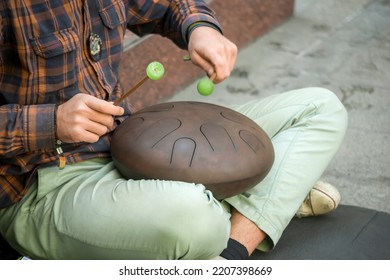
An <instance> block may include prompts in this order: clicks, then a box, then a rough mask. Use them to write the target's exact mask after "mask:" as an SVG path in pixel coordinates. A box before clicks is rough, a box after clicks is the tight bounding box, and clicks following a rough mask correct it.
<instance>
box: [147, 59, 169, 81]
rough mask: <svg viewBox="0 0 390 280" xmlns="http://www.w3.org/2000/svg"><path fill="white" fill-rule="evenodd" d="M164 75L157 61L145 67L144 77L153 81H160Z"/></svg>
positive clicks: (162, 68)
mask: <svg viewBox="0 0 390 280" xmlns="http://www.w3.org/2000/svg"><path fill="white" fill-rule="evenodd" d="M164 73H165V69H164V66H163V65H162V64H161V63H160V62H158V61H153V62H151V63H149V65H148V67H146V75H147V76H148V78H149V79H151V80H153V81H157V80H160V79H161V78H162V77H163V76H164Z"/></svg>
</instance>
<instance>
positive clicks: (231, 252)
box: [220, 238, 249, 260]
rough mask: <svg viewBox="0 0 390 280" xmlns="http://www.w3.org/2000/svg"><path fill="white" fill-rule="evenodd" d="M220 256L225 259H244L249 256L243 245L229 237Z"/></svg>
mask: <svg viewBox="0 0 390 280" xmlns="http://www.w3.org/2000/svg"><path fill="white" fill-rule="evenodd" d="M220 256H221V257H223V258H225V259H227V260H246V259H248V258H249V253H248V250H247V249H246V248H245V246H244V245H242V244H241V243H240V242H238V241H236V240H234V239H231V238H229V241H228V245H227V247H226V249H225V250H223V252H222V253H221V255H220Z"/></svg>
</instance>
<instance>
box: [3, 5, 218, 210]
mask: <svg viewBox="0 0 390 280" xmlns="http://www.w3.org/2000/svg"><path fill="white" fill-rule="evenodd" d="M198 21H205V22H209V23H212V24H214V25H216V26H217V27H219V24H218V22H217V20H216V18H215V16H214V13H213V11H211V10H210V9H209V8H208V7H207V6H206V4H205V3H204V2H203V1H200V0H186V1H179V0H153V1H152V0H150V1H148V0H134V1H131V0H49V1H47V0H45V1H44V0H35V1H31V0H26V1H14V0H4V1H0V208H4V207H7V206H9V205H11V204H13V203H15V202H17V201H19V200H20V199H21V198H22V197H23V195H24V194H25V193H26V191H27V190H28V187H29V185H30V184H31V182H32V180H33V178H34V174H35V171H36V170H37V168H41V167H46V166H52V165H56V164H58V160H59V158H58V155H57V153H56V149H55V123H54V122H55V116H54V114H55V106H56V104H57V105H58V104H62V103H64V102H66V101H67V100H69V99H70V98H71V97H72V96H74V95H75V94H77V93H80V92H83V93H88V94H91V95H93V96H96V97H98V98H102V99H105V100H115V99H117V98H118V97H119V96H120V95H121V94H122V90H121V88H120V85H119V81H118V70H119V64H120V62H121V55H122V52H123V49H122V45H123V38H124V34H125V31H126V29H127V28H128V29H130V30H131V31H133V32H134V33H136V34H138V35H140V36H142V35H145V34H151V33H156V34H160V35H162V36H165V37H168V38H170V39H171V40H172V41H173V42H175V43H176V44H177V45H178V46H179V47H181V48H186V46H187V42H186V32H187V30H188V27H189V26H190V25H191V24H193V23H194V22H198ZM91 34H97V35H98V37H99V39H100V40H101V51H100V52H99V54H98V55H99V57H98V59H94V57H92V56H91V54H90V47H89V45H88V42H89V38H90V35H91ZM125 112H126V114H127V115H128V114H130V110H129V106H127V105H125ZM109 142H110V135H105V136H103V137H101V139H100V140H99V141H98V142H96V143H93V144H88V143H75V144H63V145H62V149H63V151H64V156H65V158H66V162H67V163H74V162H80V161H83V160H87V159H91V158H96V157H109V156H110V154H109Z"/></svg>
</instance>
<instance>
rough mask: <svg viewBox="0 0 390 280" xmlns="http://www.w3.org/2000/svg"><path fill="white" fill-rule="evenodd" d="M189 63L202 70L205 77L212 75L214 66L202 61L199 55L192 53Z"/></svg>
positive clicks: (204, 60)
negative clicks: (205, 74)
mask: <svg viewBox="0 0 390 280" xmlns="http://www.w3.org/2000/svg"><path fill="white" fill-rule="evenodd" d="M191 61H192V63H193V64H195V65H197V66H199V67H200V68H202V69H203V70H204V71H205V72H206V73H207V75H209V76H210V75H212V74H213V73H214V66H213V65H212V64H211V63H210V62H209V61H208V60H206V59H204V58H203V57H202V56H201V55H200V54H199V53H197V52H194V53H193V54H192V55H191Z"/></svg>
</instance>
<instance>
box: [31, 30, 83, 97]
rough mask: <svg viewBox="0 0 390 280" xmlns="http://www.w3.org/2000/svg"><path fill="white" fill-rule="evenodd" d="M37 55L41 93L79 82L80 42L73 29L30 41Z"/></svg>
mask: <svg viewBox="0 0 390 280" xmlns="http://www.w3.org/2000/svg"><path fill="white" fill-rule="evenodd" d="M30 43H31V46H32V48H33V50H34V52H35V54H36V60H35V61H36V79H37V81H38V89H39V92H40V93H42V94H45V93H47V92H53V91H58V90H61V89H65V88H67V87H69V86H71V85H74V84H75V83H76V81H77V69H78V62H77V51H78V50H80V49H81V48H80V46H79V44H80V41H79V38H78V36H77V33H76V32H75V31H74V29H73V28H68V29H64V30H59V31H55V32H53V33H51V34H44V35H41V36H39V37H36V38H31V39H30Z"/></svg>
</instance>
